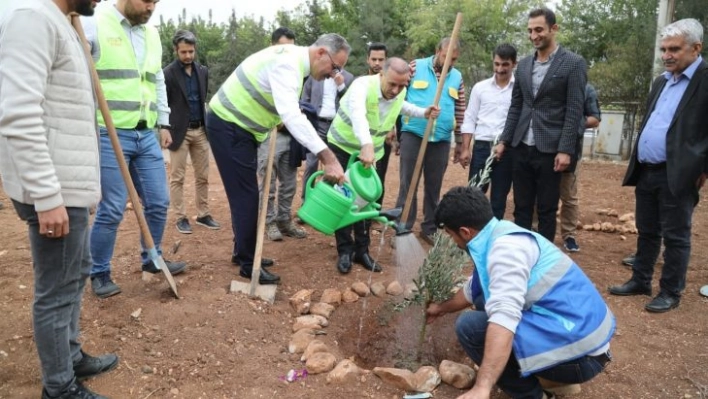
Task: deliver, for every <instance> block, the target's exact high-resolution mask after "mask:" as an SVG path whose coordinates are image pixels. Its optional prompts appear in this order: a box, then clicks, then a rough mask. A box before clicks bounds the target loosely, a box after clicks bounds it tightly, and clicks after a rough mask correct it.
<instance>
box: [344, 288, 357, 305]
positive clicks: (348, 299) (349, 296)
mask: <svg viewBox="0 0 708 399" xmlns="http://www.w3.org/2000/svg"><path fill="white" fill-rule="evenodd" d="M358 300H359V294H357V293H356V292H354V291H352V290H351V288H347V289H346V290H344V292H343V293H342V301H344V303H354V302H356V301H358Z"/></svg>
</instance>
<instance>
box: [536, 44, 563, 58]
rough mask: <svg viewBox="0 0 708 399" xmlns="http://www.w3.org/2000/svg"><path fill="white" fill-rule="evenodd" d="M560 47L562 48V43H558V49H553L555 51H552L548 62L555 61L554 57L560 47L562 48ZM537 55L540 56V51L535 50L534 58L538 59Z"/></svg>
mask: <svg viewBox="0 0 708 399" xmlns="http://www.w3.org/2000/svg"><path fill="white" fill-rule="evenodd" d="M560 48H561V46H560V44H556V49H555V50H553V52H552V53H551V55H550V56H548V61H546V62H551V61H553V59H554V58H556V54H558V49H560ZM537 57H538V51H535V52H534V53H533V60H534V61H536V60H537Z"/></svg>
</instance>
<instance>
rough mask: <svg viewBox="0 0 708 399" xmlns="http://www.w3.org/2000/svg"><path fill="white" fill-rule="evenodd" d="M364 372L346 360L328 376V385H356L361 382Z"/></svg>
mask: <svg viewBox="0 0 708 399" xmlns="http://www.w3.org/2000/svg"><path fill="white" fill-rule="evenodd" d="M361 375H362V370H361V369H360V368H359V366H357V365H356V364H354V362H352V361H351V360H349V359H344V360H342V361H341V362H339V364H337V367H335V368H334V370H332V371H330V372H329V374H327V383H328V384H330V383H334V384H354V383H356V382H357V381H359V378H360V377H361Z"/></svg>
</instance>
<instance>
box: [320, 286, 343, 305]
mask: <svg viewBox="0 0 708 399" xmlns="http://www.w3.org/2000/svg"><path fill="white" fill-rule="evenodd" d="M320 302H324V303H329V304H336V305H339V304H340V303H342V293H341V292H339V290H336V289H334V288H327V289H326V290H324V292H323V293H322V298H320Z"/></svg>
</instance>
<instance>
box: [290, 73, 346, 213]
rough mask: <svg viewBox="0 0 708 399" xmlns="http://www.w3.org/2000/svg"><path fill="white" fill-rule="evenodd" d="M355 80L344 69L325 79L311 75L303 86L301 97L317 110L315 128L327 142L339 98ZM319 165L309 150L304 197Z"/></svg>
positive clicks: (303, 184) (303, 189)
mask: <svg viewBox="0 0 708 399" xmlns="http://www.w3.org/2000/svg"><path fill="white" fill-rule="evenodd" d="M353 80H354V75H352V74H351V73H349V72H347V71H345V70H344V69H342V70H341V71H339V72H338V73H337V74H336V75H334V76H333V77H331V78H328V79H324V80H315V79H312V77H309V78H307V81H306V82H305V86H304V87H303V88H302V96H301V98H300V99H301V100H302V101H304V102H307V103H310V104H311V105H312V107H313V108H314V109H316V110H317V126H315V129H316V130H317V134H319V135H320V138H322V140H324V142H325V143H326V142H327V131H329V126H330V125H331V124H332V120H334V117H335V116H336V115H337V110H338V109H339V100H340V99H341V98H342V96H344V93H345V92H346V91H347V88H349V85H350V84H352V81H353ZM317 166H318V161H317V156H316V155H315V154H312V153H310V152H308V153H307V160H306V161H305V174H304V176H303V183H302V198H303V199H304V198H305V186H306V185H307V180H308V179H309V178H310V176H312V174H313V173H315V172H317Z"/></svg>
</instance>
